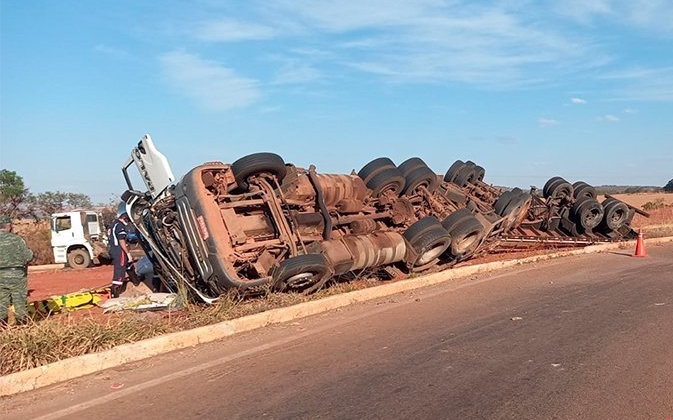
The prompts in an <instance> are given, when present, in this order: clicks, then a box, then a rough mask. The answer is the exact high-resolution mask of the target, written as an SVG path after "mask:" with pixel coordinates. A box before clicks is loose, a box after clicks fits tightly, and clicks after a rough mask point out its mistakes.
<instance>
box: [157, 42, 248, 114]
mask: <svg viewBox="0 0 673 420" xmlns="http://www.w3.org/2000/svg"><path fill="white" fill-rule="evenodd" d="M159 60H160V63H161V66H162V70H163V76H164V79H165V81H166V82H167V83H168V84H169V85H170V86H172V87H173V88H174V89H175V90H176V91H177V92H179V93H180V94H182V95H183V96H185V97H187V98H189V99H191V100H193V101H194V102H196V103H197V104H198V105H200V106H202V107H203V108H206V109H210V110H226V109H231V108H243V107H247V106H249V105H251V104H253V103H255V102H256V101H257V100H258V99H259V98H260V97H261V94H260V92H259V88H258V82H257V81H256V80H254V79H249V78H245V77H241V76H238V75H237V74H236V72H234V71H233V70H232V69H230V68H227V67H223V66H221V65H220V64H218V63H216V62H214V61H211V60H204V59H202V58H200V57H198V56H196V55H193V54H188V53H185V52H181V51H174V52H170V53H167V54H164V55H162V56H161V57H159Z"/></svg>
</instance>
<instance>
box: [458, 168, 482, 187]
mask: <svg viewBox="0 0 673 420" xmlns="http://www.w3.org/2000/svg"><path fill="white" fill-rule="evenodd" d="M476 179H477V171H476V166H474V164H473V165H468V164H467V163H465V165H464V166H463V167H462V168H460V170H459V171H458V174H457V175H456V177H455V178H454V180H453V183H454V184H456V185H458V186H459V187H461V188H464V187H467V186H468V185H469V184H472V183H474V181H475V180H476Z"/></svg>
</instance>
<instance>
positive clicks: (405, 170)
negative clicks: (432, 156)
mask: <svg viewBox="0 0 673 420" xmlns="http://www.w3.org/2000/svg"><path fill="white" fill-rule="evenodd" d="M427 167H428V165H427V164H426V163H425V161H424V160H423V159H421V158H419V157H412V158H409V159H407V160H405V161H404V162H402V163H400V165H399V166H398V168H399V169H400V172H401V173H402V176H403V177H405V178H406V177H407V176H409V174H410V173H412V172H414V171H415V170H416V169H418V168H427Z"/></svg>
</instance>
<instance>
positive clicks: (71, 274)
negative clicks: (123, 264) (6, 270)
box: [28, 265, 112, 302]
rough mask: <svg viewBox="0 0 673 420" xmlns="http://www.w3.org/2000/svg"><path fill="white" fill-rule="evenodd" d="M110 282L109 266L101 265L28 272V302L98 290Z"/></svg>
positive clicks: (110, 269)
mask: <svg viewBox="0 0 673 420" xmlns="http://www.w3.org/2000/svg"><path fill="white" fill-rule="evenodd" d="M111 281H112V266H111V265H101V266H98V267H91V268H84V269H80V270H73V269H71V268H62V269H58V270H49V271H37V272H29V273H28V300H29V301H31V302H33V301H36V300H42V299H46V298H48V297H49V296H53V295H62V294H66V293H72V292H78V291H81V290H92V289H100V288H103V287H107V286H109V285H110V282H111Z"/></svg>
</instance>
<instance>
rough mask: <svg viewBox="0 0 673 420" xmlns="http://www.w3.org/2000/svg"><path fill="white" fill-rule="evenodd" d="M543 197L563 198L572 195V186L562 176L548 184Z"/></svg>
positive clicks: (568, 197)
mask: <svg viewBox="0 0 673 420" xmlns="http://www.w3.org/2000/svg"><path fill="white" fill-rule="evenodd" d="M544 197H545V198H549V197H551V198H552V199H553V200H559V199H560V200H564V199H566V200H567V199H570V198H572V197H573V186H572V185H570V183H569V182H568V181H566V180H564V179H563V178H561V179H557V180H556V181H554V182H552V183H551V184H549V188H548V189H547V194H545V196H544Z"/></svg>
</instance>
